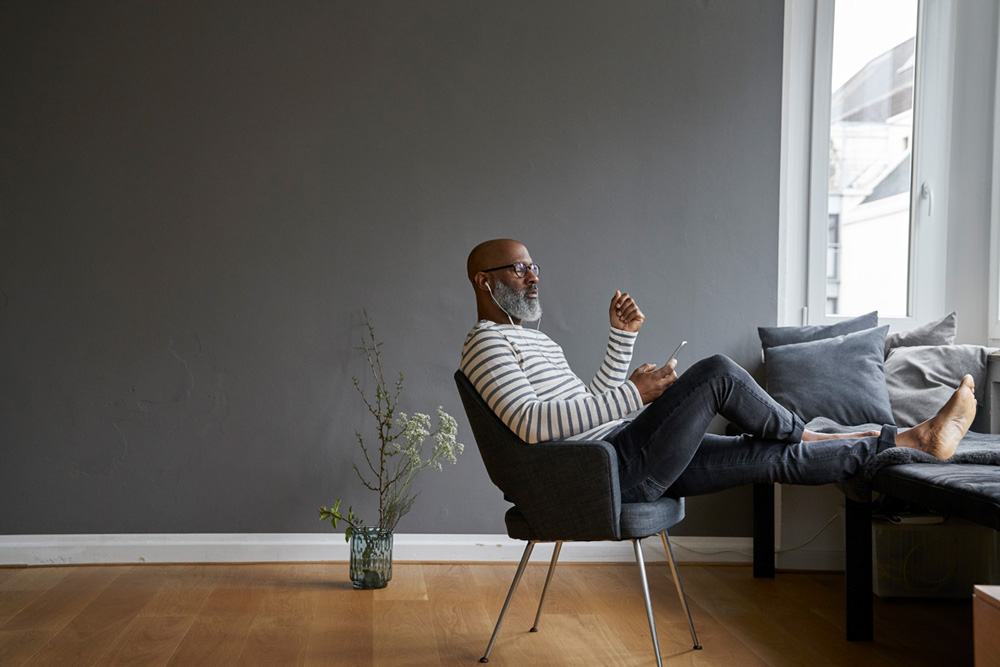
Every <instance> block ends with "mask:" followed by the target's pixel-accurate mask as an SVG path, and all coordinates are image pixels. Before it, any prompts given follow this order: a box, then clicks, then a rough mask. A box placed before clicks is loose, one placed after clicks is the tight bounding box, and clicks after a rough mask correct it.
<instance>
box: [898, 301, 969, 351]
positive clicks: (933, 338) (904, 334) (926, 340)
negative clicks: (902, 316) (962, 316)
mask: <svg viewBox="0 0 1000 667" xmlns="http://www.w3.org/2000/svg"><path fill="white" fill-rule="evenodd" d="M957 330H958V313H957V312H955V311H951V312H950V313H948V314H947V315H945V316H944V317H942V318H941V319H940V320H934V321H933V322H928V323H927V324H924V325H921V326H919V327H917V328H915V329H910V330H909V331H898V332H896V333H894V334H889V335H888V336H886V337H885V356H887V357H888V356H889V352H890V351H891V350H892V349H893V348H896V347H913V346H917V345H951V344H952V343H954V342H955V332H956V331H957Z"/></svg>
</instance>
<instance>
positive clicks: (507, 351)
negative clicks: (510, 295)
mask: <svg viewBox="0 0 1000 667" xmlns="http://www.w3.org/2000/svg"><path fill="white" fill-rule="evenodd" d="M635 338H636V334H634V333H629V332H627V331H620V330H618V329H614V328H612V329H611V335H610V337H609V339H608V347H607V351H606V353H605V355H604V362H603V363H602V364H601V367H600V369H598V371H597V375H596V376H595V377H594V379H593V380H592V381H591V383H590V385H586V384H584V382H583V381H582V380H581V379H580V378H579V377H577V376H576V375H575V374H574V373H573V371H572V370H571V369H570V367H569V364H568V363H567V362H566V357H565V355H564V354H563V350H562V348H561V347H559V345H557V344H556V343H555V342H554V341H553V340H552V339H551V338H549V337H548V336H546V335H545V334H543V333H542V332H540V331H535V330H533V329H525V328H523V327H520V326H512V325H506V324H497V323H495V322H490V321H488V320H481V321H479V322H477V323H476V326H475V327H473V328H472V331H470V332H469V335H468V336H466V338H465V345H464V346H463V348H462V363H461V370H462V372H463V373H465V376H466V377H468V378H469V380H470V381H471V382H472V384H473V385H474V386H475V387H476V389H477V390H478V391H479V394H480V396H482V397H483V399H484V400H485V401H486V403H487V405H489V406H490V409H492V410H493V412H494V413H496V414H497V415H498V416H499V417H500V419H501V420H502V421H503V422H504V423H505V424H506V425H507V426H508V427H509V428H510V430H512V431H513V432H514V433H516V434H517V435H518V437H520V438H521V439H522V440H524V441H525V442H528V443H536V442H544V441H546V440H588V439H600V438H602V437H603V436H605V435H607V434H608V433H611V432H612V431H613V430H615V429H616V428H617V427H618V425H619V424H621V423H622V421H623V420H624V418H625V417H626V416H627V415H628V414H629V413H631V412H634V411H636V410H638V409H639V408H641V407H642V399H641V397H640V396H639V390H638V389H637V388H636V386H635V385H634V384H633V383H632V382H630V381H628V379H627V378H628V367H629V363H630V362H631V360H632V346H633V345H634V343H635Z"/></svg>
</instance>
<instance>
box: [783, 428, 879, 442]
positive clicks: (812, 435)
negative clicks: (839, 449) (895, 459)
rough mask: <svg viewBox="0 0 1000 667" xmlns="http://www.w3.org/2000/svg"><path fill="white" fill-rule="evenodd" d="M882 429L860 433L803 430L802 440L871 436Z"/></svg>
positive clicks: (812, 440) (876, 434)
mask: <svg viewBox="0 0 1000 667" xmlns="http://www.w3.org/2000/svg"><path fill="white" fill-rule="evenodd" d="M880 433H881V431H860V432H858V433H817V432H816V431H809V430H805V431H802V442H816V441H817V440H839V439H840V438H869V437H871V436H878V435H879V434H880Z"/></svg>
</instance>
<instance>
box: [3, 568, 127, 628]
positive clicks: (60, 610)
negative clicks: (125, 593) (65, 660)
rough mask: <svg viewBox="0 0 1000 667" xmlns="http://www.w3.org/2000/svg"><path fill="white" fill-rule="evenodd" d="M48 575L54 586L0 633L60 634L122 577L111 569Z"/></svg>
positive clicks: (22, 610) (77, 569)
mask: <svg viewBox="0 0 1000 667" xmlns="http://www.w3.org/2000/svg"><path fill="white" fill-rule="evenodd" d="M59 569H60V568H54V569H52V570H50V571H51V573H52V574H53V575H54V578H55V579H56V580H57V581H56V582H55V583H54V585H53V586H52V587H51V588H49V589H48V590H46V591H45V592H44V593H42V594H41V595H39V596H38V597H37V598H35V599H34V600H32V601H31V602H30V603H29V604H28V605H27V606H25V607H24V608H23V609H21V611H19V612H18V613H17V614H14V615H13V616H11V617H10V618H9V619H8V620H7V622H5V623H4V624H3V626H0V630H61V629H62V628H63V626H65V625H66V624H67V623H69V622H70V621H71V620H72V619H73V618H74V617H75V616H76V615H77V614H78V613H80V610H82V609H83V608H84V607H86V606H87V605H88V604H90V602H91V601H92V600H93V599H94V598H96V597H97V596H98V595H100V593H101V591H103V590H104V589H105V588H106V587H107V586H108V584H110V583H111V582H112V581H113V580H114V579H115V578H116V577H118V576H120V575H121V574H122V570H120V569H119V570H115V569H114V568H108V567H103V568H90V567H87V568H72V569H70V568H66V569H67V570H68V571H65V572H60V571H59Z"/></svg>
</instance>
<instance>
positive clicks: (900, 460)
mask: <svg viewBox="0 0 1000 667" xmlns="http://www.w3.org/2000/svg"><path fill="white" fill-rule="evenodd" d="M806 428H808V429H810V430H812V431H817V432H819V433H844V432H851V431H866V430H873V431H877V430H879V429H880V428H881V426H880V425H879V424H861V425H859V426H842V425H841V424H837V423H835V422H833V421H831V420H829V419H826V418H824V417H817V418H816V419H813V420H812V421H810V422H809V423H808V424H807V425H806ZM904 430H906V429H900V431H904ZM905 463H934V464H939V465H949V464H953V463H972V464H978V465H992V466H996V465H1000V435H996V434H993V435H991V434H983V433H974V432H972V431H969V432H968V433H967V434H966V436H965V438H963V439H962V442H960V443H959V444H958V449H957V450H955V455H954V456H952V457H951V458H950V459H948V460H947V461H942V460H941V459H938V458H936V457H934V456H931V455H930V454H925V453H924V452H921V451H919V450H916V449H910V448H909V447H892V448H891V449H887V450H885V451H884V452H882V453H880V454H879V455H878V456H876V457H875V458H874V459H872V460H871V461H869V462H868V463H867V464H865V466H864V467H863V468H862V469H861V471H860V472H859V473H858V474H857V475H855V476H854V477H852V478H851V479H849V480H847V481H846V482H842V483H840V484H838V485H837V486H838V488H840V490H841V491H843V492H844V494H845V495H847V496H848V497H849V498H851V499H853V500H859V501H863V502H868V501H869V500H870V499H871V485H872V479H874V478H875V475H876V474H877V473H878V471H879V470H881V469H882V468H885V467H887V466H897V465H903V464H905Z"/></svg>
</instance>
